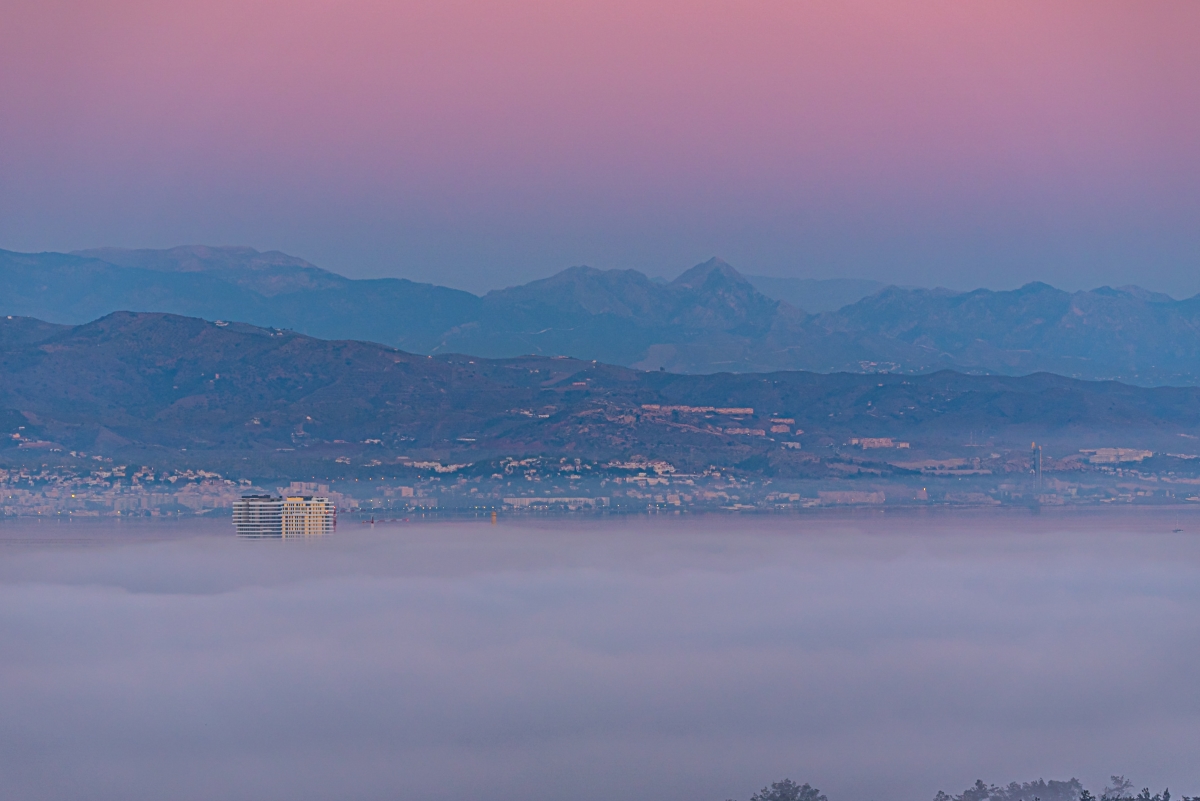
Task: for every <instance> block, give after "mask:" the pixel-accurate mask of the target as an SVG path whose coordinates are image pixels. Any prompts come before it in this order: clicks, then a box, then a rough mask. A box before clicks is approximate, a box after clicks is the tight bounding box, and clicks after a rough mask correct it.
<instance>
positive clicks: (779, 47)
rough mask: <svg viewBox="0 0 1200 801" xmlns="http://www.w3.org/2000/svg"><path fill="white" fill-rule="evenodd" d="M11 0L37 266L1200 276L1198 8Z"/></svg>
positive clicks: (498, 276) (1193, 280)
mask: <svg viewBox="0 0 1200 801" xmlns="http://www.w3.org/2000/svg"><path fill="white" fill-rule="evenodd" d="M0 2H3V0H0ZM3 9H4V10H3V15H2V18H3V20H4V22H3V25H4V29H5V34H6V35H5V43H6V44H5V47H4V48H2V49H0V187H2V188H0V247H4V248H8V249H18V250H29V249H55V250H60V249H70V248H76V247H88V246H98V245H106V244H115V245H125V246H168V245H172V244H181V243H193V242H204V243H209V244H219V243H239V244H250V245H253V246H255V247H260V248H263V249H266V248H279V249H283V250H287V251H289V252H293V253H295V254H296V255H300V256H304V257H305V258H308V259H310V260H312V261H315V262H317V263H319V264H321V265H322V266H327V267H329V268H331V269H335V270H338V271H341V272H345V273H347V274H351V275H385V274H386V275H402V276H408V277H413V278H420V279H425V280H437V281H441V282H447V283H451V284H456V285H460V286H465V287H468V288H483V287H488V286H499V285H504V284H506V283H512V282H514V281H517V280H526V279H528V278H531V277H536V276H540V275H545V274H548V273H550V272H553V271H555V270H557V269H561V268H563V267H566V266H569V265H571V264H578V263H590V264H594V265H596V266H601V267H635V268H639V269H643V270H646V271H648V272H651V273H661V274H668V275H670V274H674V273H675V272H678V271H679V270H681V269H683V268H685V267H687V266H689V265H690V264H691V263H693V262H695V261H699V260H701V259H703V258H707V257H708V256H710V255H714V254H717V255H721V256H723V257H725V258H726V259H728V260H730V261H731V262H733V263H734V264H735V265H736V266H738V267H739V268H741V269H743V270H744V271H746V272H751V273H769V274H777V275H797V276H813V277H828V276H836V275H859V276H864V277H873V278H880V279H885V280H894V281H900V282H907V283H942V284H949V285H953V286H963V287H967V286H975V285H981V284H983V285H991V286H1011V285H1015V284H1018V283H1021V282H1023V281H1026V280H1032V279H1043V280H1048V281H1050V282H1052V283H1057V284H1060V285H1064V286H1090V285H1096V284H1100V283H1114V284H1120V283H1130V282H1138V283H1142V284H1145V285H1149V286H1151V287H1152V288H1161V289H1165V290H1168V291H1174V292H1177V293H1184V292H1186V293H1188V294H1191V293H1195V292H1198V291H1200V269H1198V268H1200V263H1198V258H1197V257H1198V255H1200V225H1198V224H1197V223H1200V214H1198V212H1200V182H1198V179H1200V91H1198V90H1197V89H1196V87H1197V86H1200V46H1198V45H1200V42H1197V39H1200V5H1198V4H1196V3H1195V2H1180V3H1132V2H1126V3H1107V2H1086V3H1085V2H1075V3H1046V2H1004V3H999V2H965V1H964V0H955V2H906V3H881V2H873V3H867V2H822V3H801V2H696V0H692V1H691V2H675V1H674V0H671V1H669V2H645V1H643V2H626V0H616V1H614V0H608V1H607V2H593V0H587V1H586V2H462V1H459V2H456V1H455V0H441V1H439V2H363V1H360V0H344V1H343V2H334V1H333V0H326V1H324V2H322V1H320V0H289V1H288V2H244V1H243V2H223V1H222V0H216V1H214V0H207V1H206V2H203V3H200V2H191V0H176V1H175V2H171V3H162V2H132V1H130V0H122V1H117V2H86V1H85V0H80V1H78V2H32V0H30V1H29V2H26V1H25V0H7V2H3Z"/></svg>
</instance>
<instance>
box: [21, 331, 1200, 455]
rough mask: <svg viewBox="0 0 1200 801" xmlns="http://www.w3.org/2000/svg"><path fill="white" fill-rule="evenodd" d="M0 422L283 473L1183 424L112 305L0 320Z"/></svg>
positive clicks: (1069, 443) (43, 437)
mask: <svg viewBox="0 0 1200 801" xmlns="http://www.w3.org/2000/svg"><path fill="white" fill-rule="evenodd" d="M0 429H2V430H0V434H3V436H2V437H0V443H3V444H2V445H0V447H2V448H3V449H4V450H5V451H6V452H7V453H8V454H9V457H13V456H21V455H25V456H26V457H28V458H32V459H33V460H34V461H38V462H43V461H45V460H46V459H47V458H64V459H65V458H66V452H68V451H74V452H78V451H86V452H87V453H100V454H109V455H114V456H118V457H120V458H123V459H129V460H134V461H139V463H141V464H152V463H154V462H155V461H159V462H163V461H165V462H167V463H170V464H173V465H177V464H180V463H181V462H182V463H186V462H187V461H188V460H189V459H193V458H194V459H199V460H201V463H204V464H210V465H211V464H214V463H220V464H223V465H228V464H233V465H234V466H235V467H236V466H242V467H245V466H246V465H255V466H257V468H260V469H261V467H262V466H263V465H275V466H278V465H281V464H284V465H291V467H289V468H287V469H288V470H289V471H290V472H292V473H294V474H299V473H303V472H305V470H304V469H303V468H297V467H296V465H297V464H306V465H311V464H313V463H314V462H315V463H321V464H324V465H327V466H332V467H334V468H335V469H340V467H338V465H339V464H342V463H345V464H347V465H348V464H350V463H351V462H353V464H354V465H362V466H365V467H366V468H369V467H370V466H371V465H372V464H374V465H385V464H395V463H396V460H397V459H401V458H407V459H410V460H411V459H414V458H417V459H437V460H443V461H457V462H463V463H466V462H476V461H479V460H480V459H486V458H497V457H501V456H506V457H523V456H526V455H538V456H546V455H552V456H563V457H576V458H586V459H593V460H601V459H618V460H619V459H629V458H632V457H634V456H639V455H640V456H643V457H652V458H660V459H667V460H669V461H671V463H672V464H674V465H676V466H678V467H680V468H683V469H692V470H703V469H706V468H707V467H708V466H710V465H717V466H720V467H731V466H743V467H746V468H747V469H749V467H748V466H754V467H755V469H772V470H777V471H788V470H791V471H793V472H794V471H798V470H806V469H813V466H814V464H817V463H823V462H822V459H827V458H830V457H834V456H836V455H837V453H838V451H839V449H840V448H842V447H843V446H844V445H845V444H846V443H847V442H849V440H850V439H851V438H853V437H881V438H882V437H893V438H896V439H897V440H900V439H903V440H906V441H910V442H911V445H912V448H911V450H909V451H905V453H913V454H916V453H922V454H926V455H928V454H933V455H937V454H938V453H939V452H946V451H957V450H959V449H961V447H962V445H963V443H965V442H967V440H968V438H972V439H976V438H978V441H980V442H988V443H989V446H994V447H997V448H1015V449H1023V448H1027V447H1028V446H1027V443H1028V442H1029V441H1030V440H1031V439H1037V440H1038V441H1039V442H1042V441H1048V442H1058V443H1061V444H1062V446H1063V447H1064V448H1065V449H1066V450H1067V451H1068V452H1072V453H1073V452H1075V450H1076V449H1078V448H1080V447H1103V446H1110V445H1113V444H1117V445H1119V446H1134V445H1136V446H1139V447H1153V448H1157V449H1163V450H1166V449H1171V450H1178V449H1180V448H1181V447H1184V446H1186V442H1185V439H1180V437H1184V438H1190V439H1187V441H1191V440H1194V439H1195V438H1196V437H1197V435H1200V388H1193V387H1186V388H1169V387H1164V388H1141V387H1133V386H1129V385H1125V384H1120V383H1116V382H1084V381H1078V380H1074V379H1068V378H1063V377H1060V376H1054V375H1049V374H1038V375H1033V376H1026V377H1004V376H969V375H963V374H960V373H955V372H951V371H942V372H938V373H933V374H928V375H920V376H896V375H861V374H860V375H855V374H848V373H838V374H833V375H825V374H817V373H806V372H786V373H768V374H742V375H738V374H731V373H718V374H709V375H683V374H676V373H666V372H659V371H652V372H646V371H639V370H633V369H630V368H625V367H619V366H612V365H606V364H603V363H600V362H594V361H584V360H578V359H568V358H564V357H521V358H515V359H499V360H492V359H482V358H478V357H470V356H462V355H456V354H448V355H437V356H430V355H417V354H411V353H406V352H404V351H400V350H397V349H395V348H391V347H387V346H384V345H379V344H375V343H369V342H358V341H350V340H340V341H334V340H321V339H316V338H312V337H308V336H305V335H302V334H297V333H295V332H292V331H284V330H278V329H270V328H260V327H256V326H251V325H248V324H245V323H227V322H223V321H222V322H209V321H205V320H201V319H199V318H192V317H182V316H177V315H167V314H161V313H131V312H118V313H114V314H111V315H108V316H106V317H103V318H101V319H99V320H96V321H94V322H91V323H88V324H85V325H81V326H62V325H56V324H50V323H45V322H42V321H38V320H33V319H30V318H22V317H12V318H0ZM55 454H61V455H60V456H55ZM71 456H72V457H74V456H75V454H74V453H72V454H71ZM338 460H342V461H338ZM281 469H282V468H281ZM347 469H349V468H347ZM355 469H358V468H357V467H356V468H355ZM259 474H261V472H260V473H259Z"/></svg>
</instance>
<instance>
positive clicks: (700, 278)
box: [671, 256, 752, 289]
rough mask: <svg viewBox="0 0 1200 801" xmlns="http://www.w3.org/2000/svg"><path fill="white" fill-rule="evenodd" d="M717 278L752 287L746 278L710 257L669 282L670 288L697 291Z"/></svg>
mask: <svg viewBox="0 0 1200 801" xmlns="http://www.w3.org/2000/svg"><path fill="white" fill-rule="evenodd" d="M714 275H716V276H719V277H720V278H723V279H725V280H726V281H727V282H730V283H734V284H745V285H746V286H747V287H752V284H751V283H750V282H749V281H747V280H746V278H745V277H744V276H743V275H742V274H741V273H739V272H738V271H737V270H735V269H733V267H732V266H731V265H730V264H729V262H727V261H725V260H724V259H719V258H717V257H716V256H714V257H712V258H711V259H709V260H708V261H706V262H704V263H703V264H697V265H696V266H695V267H693V268H692V269H690V270H688V271H687V272H685V273H684V274H683V275H681V276H679V277H678V278H676V279H675V280H674V281H672V282H671V285H672V286H675V287H685V288H687V289H699V288H700V287H701V286H703V285H704V284H706V283H708V282H709V281H710V280H712V278H713V276H714Z"/></svg>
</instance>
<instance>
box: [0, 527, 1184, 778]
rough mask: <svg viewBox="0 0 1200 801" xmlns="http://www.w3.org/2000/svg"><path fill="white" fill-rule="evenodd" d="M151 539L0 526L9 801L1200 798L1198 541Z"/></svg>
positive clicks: (156, 534)
mask: <svg viewBox="0 0 1200 801" xmlns="http://www.w3.org/2000/svg"><path fill="white" fill-rule="evenodd" d="M162 525H163V524H154V525H149V524H146V525H128V524H127V525H125V526H121V527H113V525H112V524H97V525H86V524H70V525H57V526H56V525H54V524H47V525H41V526H37V525H26V524H19V525H18V524H16V523H5V524H3V527H0V549H2V550H3V559H0V642H3V643H4V648H3V653H2V656H0V795H2V796H4V797H5V798H39V799H68V798H89V799H98V800H101V799H120V801H141V800H142V799H147V800H149V799H162V798H171V799H179V801H186V800H187V799H197V800H200V799H203V800H204V801H207V800H208V799H213V798H221V799H231V800H233V799H255V800H256V801H257V800H259V799H275V798H279V799H284V798H286V799H295V800H296V801H302V800H303V799H326V798H354V799H396V798H406V799H407V798H414V799H416V798H419V799H428V801H438V800H439V799H447V800H450V799H464V798H488V799H495V801H552V800H554V801H557V799H564V798H571V799H579V801H601V800H602V799H605V800H606V799H663V800H664V801H704V800H705V799H711V801H721V800H722V799H726V798H738V799H745V798H747V797H748V796H749V795H750V793H751V792H752V791H754V790H755V789H757V788H759V787H761V786H762V785H764V784H766V783H767V782H768V781H771V780H775V779H779V778H782V777H784V776H791V777H793V778H795V779H797V780H800V781H810V782H813V783H815V784H816V785H817V786H819V787H820V788H821V789H823V790H825V791H826V792H827V793H828V794H829V797H830V798H831V799H832V801H870V799H889V801H905V799H910V800H911V801H928V799H930V798H932V796H933V794H934V793H935V791H937V790H938V789H947V790H952V791H961V790H962V789H963V788H965V787H967V786H968V785H969V784H970V783H971V782H973V781H974V779H976V778H984V779H985V780H988V781H995V782H1007V781H1008V780H1012V779H1016V780H1028V779H1032V778H1036V777H1039V776H1045V777H1047V778H1068V777H1070V776H1078V777H1079V778H1080V779H1081V780H1083V782H1084V783H1085V785H1086V786H1089V787H1091V788H1092V789H1093V791H1097V790H1099V789H1100V788H1101V787H1102V786H1103V784H1104V782H1105V780H1106V779H1107V777H1108V776H1109V774H1110V773H1114V772H1123V773H1125V774H1126V775H1128V776H1129V778H1130V779H1131V780H1133V781H1134V782H1136V784H1137V786H1138V787H1141V786H1143V785H1147V784H1149V785H1153V786H1154V787H1155V788H1156V789H1161V788H1162V786H1163V785H1169V786H1170V788H1171V790H1172V791H1173V793H1174V794H1175V796H1176V797H1179V796H1180V795H1181V794H1185V793H1186V794H1189V795H1191V794H1196V793H1197V792H1198V791H1200V763H1198V762H1197V760H1196V758H1195V734H1196V731H1197V726H1198V725H1200V689H1198V688H1197V684H1196V681H1195V665H1196V663H1197V659H1198V658H1200V637H1198V636H1197V635H1198V634H1200V540H1198V539H1197V535H1196V532H1197V530H1200V517H1198V516H1197V515H1196V514H1190V515H1184V516H1180V515H1176V514H1175V513H1162V514H1159V513H1153V512H1147V513H1142V514H1138V515H1121V514H1116V515H1114V514H1109V515H1103V516H1102V515H1096V514H1079V515H1067V516H1061V517H1058V516H1054V515H1050V514H1046V515H1042V516H1040V517H1031V516H1030V515H1028V514H990V515H987V514H983V513H978V514H966V515H944V516H939V515H921V514H912V515H900V516H896V515H887V516H882V515H875V514H871V515H866V514H864V515H857V516H856V515H849V516H829V517H814V516H808V517H804V518H774V519H770V518H768V519H763V518H733V517H722V518H711V519H705V518H700V519H692V520H690V521H683V520H680V521H677V522H671V521H669V520H662V519H659V520H647V519H637V520H632V521H626V522H613V523H605V524H599V523H589V524H580V523H578V522H576V523H559V524H551V523H546V524H542V525H520V524H503V523H502V524H501V525H499V526H495V527H492V526H489V525H487V524H481V523H461V524H440V525H424V526H395V527H391V528H384V527H377V528H375V529H369V528H368V527H366V526H363V525H359V524H350V523H344V524H343V526H342V530H341V531H340V532H339V533H338V534H336V535H335V536H334V537H332V538H330V539H328V540H325V541H321V542H313V543H303V542H278V541H276V542H247V541H238V540H236V539H235V538H234V537H232V536H231V535H230V533H229V532H228V531H227V526H226V525H223V524H219V523H214V524H211V525H213V528H211V529H209V530H208V533H203V532H201V535H199V536H196V535H192V536H184V534H183V532H180V531H179V530H178V529H173V528H164V527H162ZM177 525H178V524H177ZM1176 528H1183V529H1184V531H1183V532H1181V533H1172V529H1176Z"/></svg>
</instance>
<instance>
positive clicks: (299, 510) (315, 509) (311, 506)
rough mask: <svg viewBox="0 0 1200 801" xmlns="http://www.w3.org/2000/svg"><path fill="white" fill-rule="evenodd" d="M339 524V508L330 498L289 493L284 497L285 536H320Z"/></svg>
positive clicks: (283, 529) (283, 519)
mask: <svg viewBox="0 0 1200 801" xmlns="http://www.w3.org/2000/svg"><path fill="white" fill-rule="evenodd" d="M336 525H337V508H336V507H335V506H334V505H333V504H332V503H330V501H329V499H328V498H317V497H315V496H312V495H289V496H288V497H286V498H284V499H283V514H282V519H281V527H282V532H283V536H284V537H320V536H323V535H325V534H329V533H332V531H333V529H334V526H336Z"/></svg>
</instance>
